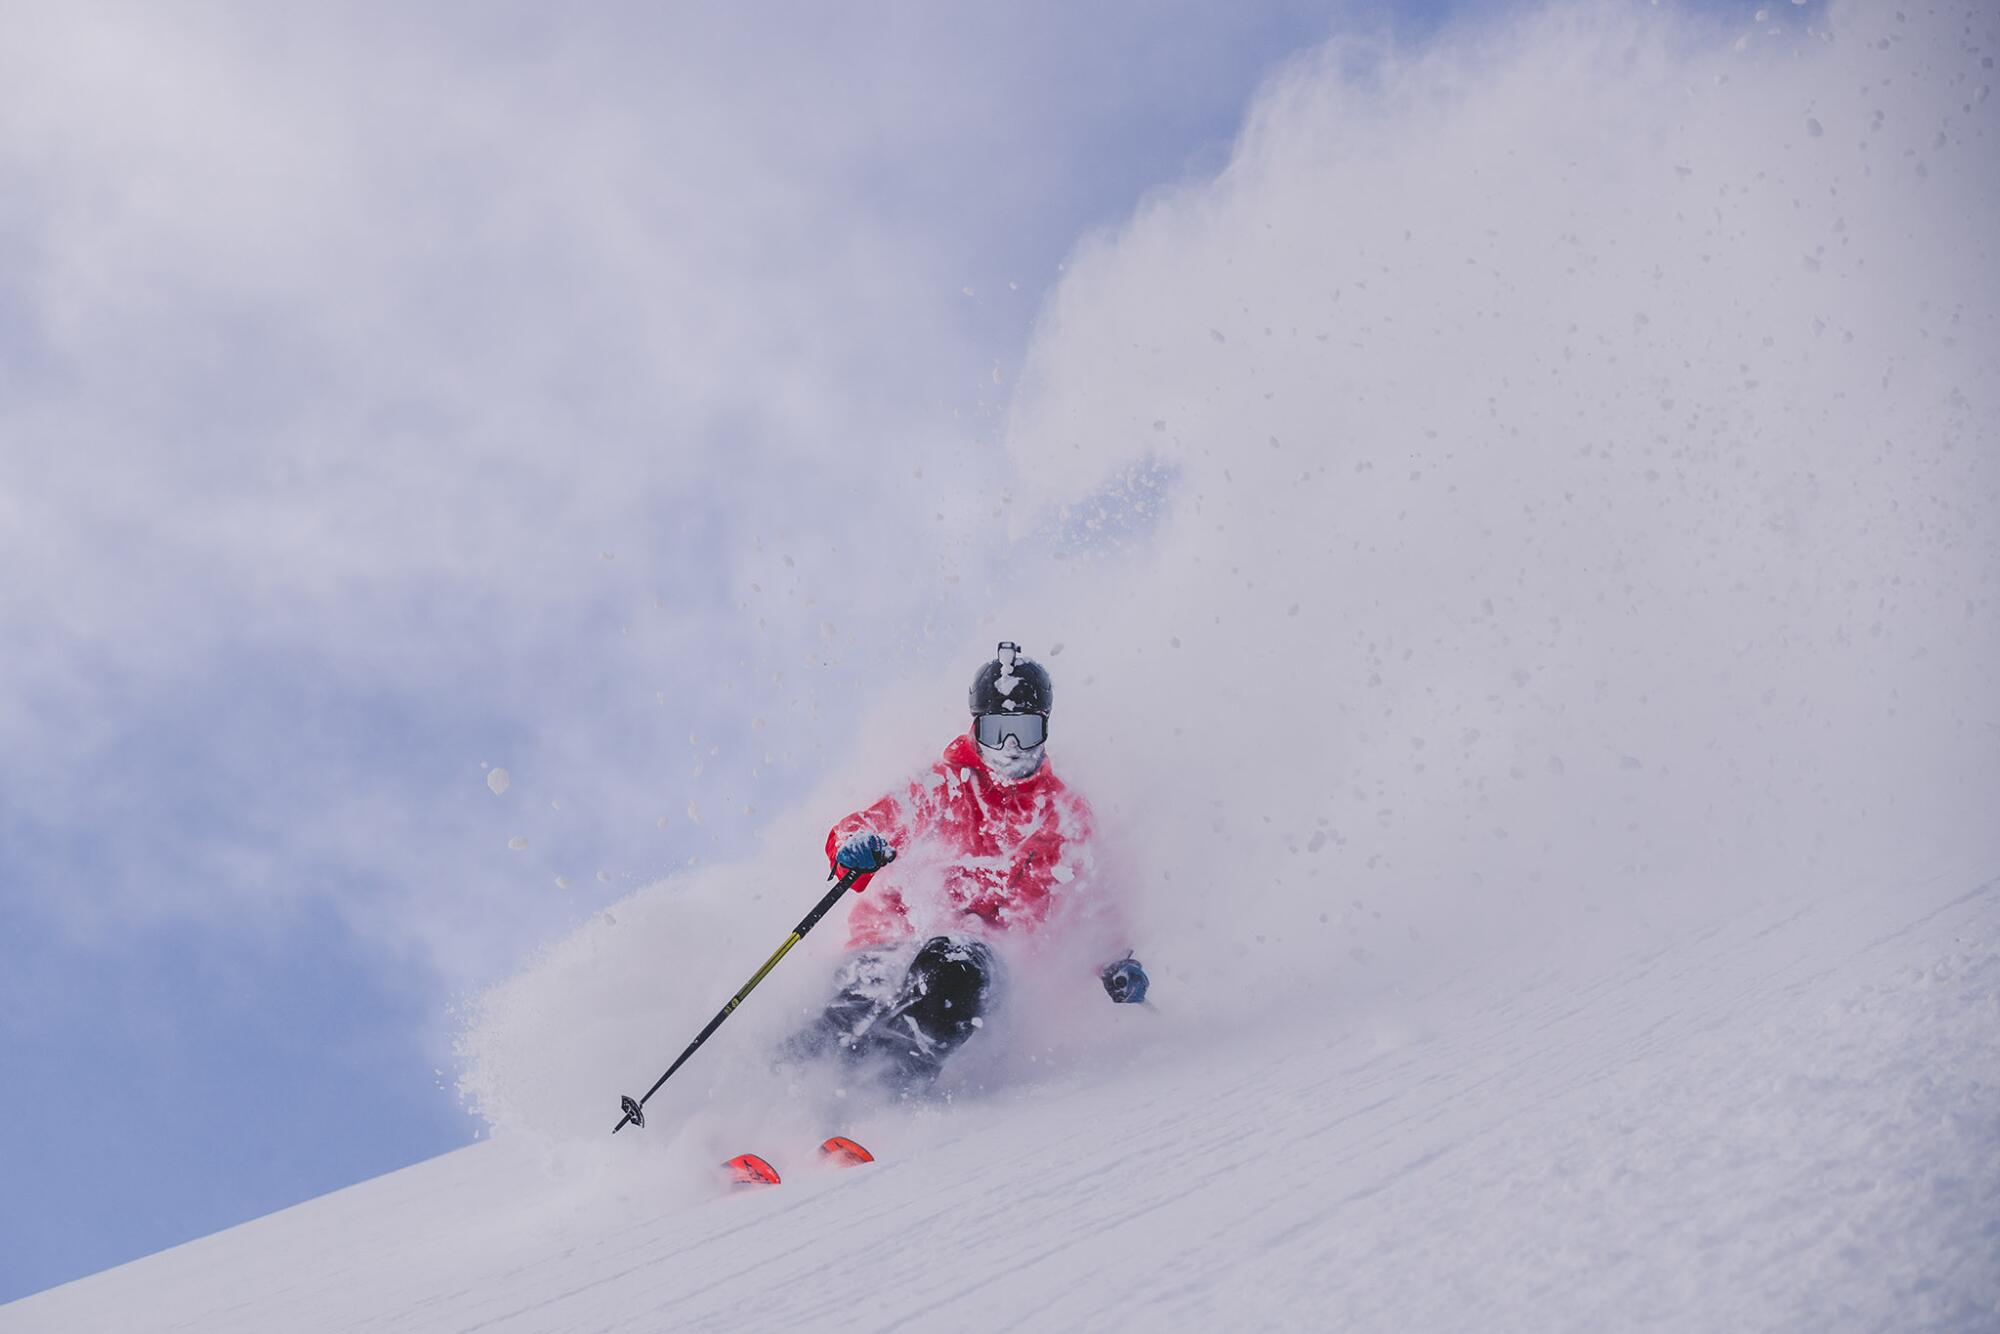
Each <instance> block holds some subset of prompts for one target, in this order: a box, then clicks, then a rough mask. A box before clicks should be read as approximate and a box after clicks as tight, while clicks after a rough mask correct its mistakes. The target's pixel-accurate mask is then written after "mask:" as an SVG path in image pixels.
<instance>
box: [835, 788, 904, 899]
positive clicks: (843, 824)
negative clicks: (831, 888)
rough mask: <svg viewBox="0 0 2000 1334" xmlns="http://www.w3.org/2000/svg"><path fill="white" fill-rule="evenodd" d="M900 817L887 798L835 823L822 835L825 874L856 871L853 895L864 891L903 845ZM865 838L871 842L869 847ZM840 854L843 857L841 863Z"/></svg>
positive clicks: (892, 798) (889, 797)
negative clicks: (825, 865) (871, 840)
mask: <svg viewBox="0 0 2000 1334" xmlns="http://www.w3.org/2000/svg"><path fill="white" fill-rule="evenodd" d="M902 815H903V813H902V809H901V807H900V805H899V804H898V802H897V801H896V798H895V797H893V796H888V797H884V798H882V799H881V800H880V801H878V802H876V803H875V804H874V805H873V806H869V807H867V808H866V809H864V810H858V811H856V812H855V813H854V814H852V815H850V816H848V817H847V818H845V819H843V820H840V821H839V822H837V823H836V824H835V825H834V826H833V828H831V829H829V830H828V831H827V833H826V861H827V867H828V870H829V871H830V872H831V873H833V874H835V875H838V874H839V873H840V872H841V871H842V870H843V869H856V870H860V871H861V872H862V874H860V875H858V876H856V877H855V878H854V892H855V893H857V894H859V893H860V892H861V891H862V890H864V889H866V888H867V887H868V882H869V881H870V880H872V879H874V878H875V872H876V871H879V870H881V869H882V868H883V867H884V866H886V865H888V864H889V862H890V861H891V860H893V859H894V858H895V855H896V848H897V846H898V845H900V844H901V843H902V842H903V841H904V839H903V818H902ZM869 835H873V836H874V838H875V843H874V844H873V845H872V846H871V845H870V844H869V840H868V837H867V836H869ZM850 845H852V846H850ZM843 851H845V852H846V854H847V856H846V858H845V859H844V860H843V857H842V853H843Z"/></svg>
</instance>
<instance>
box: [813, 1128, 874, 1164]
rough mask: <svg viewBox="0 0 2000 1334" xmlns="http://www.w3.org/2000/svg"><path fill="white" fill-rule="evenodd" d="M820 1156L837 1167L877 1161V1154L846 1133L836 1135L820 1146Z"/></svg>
mask: <svg viewBox="0 0 2000 1334" xmlns="http://www.w3.org/2000/svg"><path fill="white" fill-rule="evenodd" d="M819 1156H820V1157H821V1158H824V1159H825V1160H826V1161H827V1162H829V1163H832V1164H833V1165H834V1166H835V1167H859V1166H861V1164H863V1163H872V1162H874V1161H875V1155H874V1154H872V1153H870V1152H868V1150H866V1149H864V1148H862V1147H861V1146H860V1145H859V1144H856V1143H855V1142H854V1141H853V1140H851V1139H849V1138H847V1136H845V1135H835V1136H834V1137H833V1138H832V1139H830V1140H828V1141H827V1142H826V1143H824V1144H822V1145H820V1146H819Z"/></svg>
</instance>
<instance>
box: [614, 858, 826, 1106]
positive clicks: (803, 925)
mask: <svg viewBox="0 0 2000 1334" xmlns="http://www.w3.org/2000/svg"><path fill="white" fill-rule="evenodd" d="M861 874H862V873H861V872H860V871H856V870H852V869H844V870H842V871H841V873H840V879H839V880H838V881H836V882H835V883H834V886H833V888H832V889H829V890H828V891H827V892H826V897H825V898H823V899H821V900H820V901H819V902H818V903H816V904H814V905H813V910H812V911H811V912H809V913H807V914H806V915H805V917H804V918H803V919H801V920H800V922H799V924H798V925H797V926H796V927H794V928H792V934H791V935H789V936H786V937H785V943H784V944H782V945H780V946H778V949H777V952H776V953H774V954H773V955H772V956H771V957H770V958H768V959H766V960H764V966H763V967H762V968H759V969H758V970H757V971H756V972H755V973H752V974H751V975H750V980H749V981H748V982H745V983H744V984H743V989H742V990H741V991H739V992H737V993H736V994H735V995H734V996H731V997H730V998H729V1004H727V1005H725V1006H723V1007H722V1008H721V1009H720V1010H718V1011H717V1012H716V1015H715V1018H713V1019H711V1020H709V1021H708V1027H707V1028H704V1029H702V1030H701V1032H700V1033H698V1034H696V1035H695V1039H694V1041H693V1042H690V1043H688V1045H687V1050H686V1051H684V1052H682V1053H681V1054H680V1056H679V1057H678V1058H677V1059H676V1060H675V1061H674V1063H673V1064H672V1065H670V1066H668V1067H667V1073H666V1074H664V1075H661V1076H660V1077H659V1078H658V1079H656V1080H654V1081H653V1087H651V1088H649V1089H647V1090H646V1096H645V1097H643V1098H633V1097H629V1096H627V1097H622V1098H620V1099H619V1100H618V1105H619V1106H620V1107H622V1108H624V1110H625V1116H624V1119H623V1120H621V1121H619V1122H618V1124H617V1125H615V1126H613V1127H611V1133H612V1134H614V1135H615V1134H617V1133H618V1132H619V1131H621V1130H623V1129H624V1128H625V1127H626V1125H627V1124H628V1123H629V1124H631V1125H635V1126H638V1127H640V1128H641V1129H644V1127H645V1125H646V1113H645V1110H644V1109H645V1106H646V1099H647V1098H650V1097H652V1096H653V1095H654V1094H655V1093H658V1092H659V1091H660V1085H662V1084H664V1083H666V1082H667V1081H668V1080H669V1079H671V1078H673V1074H674V1071H676V1070H678V1069H680V1068H681V1066H682V1065H684V1064H686V1062H687V1058H688V1057H690V1056H692V1055H694V1053H695V1049H696V1048H697V1047H699V1046H701V1044H702V1043H704V1042H706V1041H708V1036H709V1034H711V1033H713V1032H715V1030H716V1029H718V1028H721V1027H722V1021H723V1020H725V1019H727V1018H728V1017H729V1015H730V1012H731V1011H733V1010H734V1009H735V1008H736V1007H737V1006H739V1005H741V1004H742V1003H743V998H744V997H745V996H747V995H749V994H750V993H751V992H752V991H755V990H756V989H757V984H758V983H759V982H762V981H763V980H764V977H765V975H766V974H768V973H769V972H770V971H771V970H772V969H773V968H776V967H777V966H778V960H780V959H782V958H784V957H785V955H786V953H788V952H789V951H790V950H791V948H792V946H794V945H796V944H798V943H799V942H800V941H801V940H803V939H805V935H806V932H808V931H810V930H812V929H813V927H815V926H817V925H818V924H819V919H820V918H822V917H824V916H826V914H827V911H828V910H829V909H831V908H832V907H833V905H834V904H836V903H838V902H840V896H841V895H842V894H845V893H846V892H847V890H848V887H849V886H850V885H852V884H853V883H854V881H855V879H856V878H857V877H859V876H860V875H861Z"/></svg>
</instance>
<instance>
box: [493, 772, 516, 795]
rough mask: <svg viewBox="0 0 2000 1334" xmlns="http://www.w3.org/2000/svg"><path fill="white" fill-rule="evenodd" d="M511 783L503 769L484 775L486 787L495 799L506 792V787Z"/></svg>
mask: <svg viewBox="0 0 2000 1334" xmlns="http://www.w3.org/2000/svg"><path fill="white" fill-rule="evenodd" d="M513 781H514V780H513V779H511V778H509V777H508V776H507V771H506V770H505V769H495V770H493V771H492V772H491V773H489V774H487V775H486V786H487V787H489V788H491V789H493V795H494V796H496V797H497V796H500V795H501V794H502V793H504V792H506V790H507V785H508V784H509V783H511V782H513Z"/></svg>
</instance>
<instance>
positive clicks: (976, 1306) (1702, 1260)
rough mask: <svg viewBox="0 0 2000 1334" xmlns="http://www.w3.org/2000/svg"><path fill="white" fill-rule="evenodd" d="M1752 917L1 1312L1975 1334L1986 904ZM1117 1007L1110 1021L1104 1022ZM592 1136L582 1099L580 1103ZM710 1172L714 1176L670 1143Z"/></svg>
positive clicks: (1172, 1023) (485, 1147)
mask: <svg viewBox="0 0 2000 1334" xmlns="http://www.w3.org/2000/svg"><path fill="white" fill-rule="evenodd" d="M1896 890H1897V892H1896V893H1895V894H1893V895H1884V894H1880V893H1866V894H1856V895H1848V896H1831V897H1826V898H1821V899H1817V900H1814V901H1810V902H1806V903H1797V902H1795V903H1791V904H1786V905H1770V906H1766V907H1761V908H1757V909H1753V910H1749V911H1744V912H1741V913H1737V914H1733V915H1728V916H1724V917H1722V918H1720V919H1717V920H1714V921H1711V922H1707V923H1704V924H1702V925H1699V926H1695V927H1691V928H1688V929H1682V930H1678V931H1676V932H1674V933H1672V934H1671V935H1670V936H1669V937H1667V938H1663V939H1661V940H1659V941H1658V942H1657V943H1656V944H1655V945H1653V946H1651V947H1649V948H1646V949H1644V950H1640V951H1636V952H1624V953H1620V954H1617V955H1607V956H1605V957H1602V958H1581V957H1580V958H1577V959H1574V960H1572V961H1571V963H1570V965H1569V966H1566V967H1561V968H1551V969H1546V970H1543V971H1540V972H1538V973H1536V974H1534V975H1531V976H1525V977H1514V978H1511V979H1508V980H1507V981H1506V983H1505V984H1501V983H1500V982H1499V981H1498V980H1496V979H1494V978H1493V977H1491V976H1490V975H1489V976H1486V977H1483V978H1471V977H1468V978H1463V979H1460V980H1459V981H1457V982H1450V983H1446V984H1443V985H1440V986H1439V987H1437V988H1436V989H1434V990H1433V991H1431V992H1430V993H1429V994H1427V995H1425V996H1422V997H1415V998H1412V997H1402V998H1394V997H1365V996H1353V995H1350V996H1344V997H1338V998H1328V999H1323V1000H1321V1001H1319V1002H1314V1001H1313V1000H1312V998H1310V997H1299V998H1297V999H1296V1004H1297V1005H1298V1006H1301V1007H1305V1008H1306V1010H1307V1011H1308V1012H1309V1013H1308V1015H1307V1017H1306V1018H1305V1019H1303V1020H1298V1019H1296V1018H1295V1019H1294V1020H1291V1021H1284V1020H1274V1022H1273V1024H1272V1026H1271V1028H1270V1031H1269V1032H1266V1033H1257V1032H1249V1031H1246V1032H1235V1033H1229V1032H1224V1031H1219V1030H1217V1029H1215V1028H1213V1027H1211V1026H1207V1025H1204V1024H1203V1023H1201V1022H1200V1020H1199V1017H1198V1016H1195V1015H1192V1014H1189V1013H1187V1012H1186V1011H1184V1010H1179V1009H1177V1008H1176V1000H1175V997H1174V996H1173V993H1172V989H1171V988H1170V987H1169V988H1163V995H1162V996H1161V1003H1160V1011H1159V1012H1158V1013H1153V1014H1148V1013H1138V1012H1134V1013H1129V1014H1128V1013H1121V1014H1119V1015H1118V1018H1119V1019H1120V1020H1122V1021H1123V1029H1124V1035H1125V1037H1126V1038H1127V1039H1128V1042H1127V1044H1126V1046H1125V1049H1124V1051H1123V1054H1122V1055H1120V1056H1118V1057H1117V1058H1116V1059H1115V1060H1107V1061H1106V1062H1105V1063H1103V1064H1102V1065H1100V1066H1099V1067H1098V1068H1095V1069H1077V1068H1070V1069H1066V1070H1062V1071H1059V1072H1057V1073H1055V1074H1054V1075H1052V1076H1051V1077H1048V1078H1044V1079H1035V1078H1032V1077H1030V1078H1025V1079H1023V1080H1022V1081H1021V1082H1020V1083H1018V1084H1017V1085H1015V1086H1013V1087H1011V1088H1008V1089H1004V1090H1000V1091H994V1092H991V1093H989V1094H987V1095H985V1096H981V1097H977V1098H972V1099H967V1100H962V1101H960V1102H957V1103H955V1104H953V1105H951V1106H949V1107H947V1108H943V1109H935V1110H931V1111H926V1112H923V1113H920V1114H917V1115H915V1116H910V1115H906V1114H901V1113H893V1114H892V1113H874V1114H869V1115H865V1116H863V1117H862V1118H861V1119H860V1120H859V1121H858V1122H856V1123H855V1124H854V1125H853V1126H852V1129H854V1130H855V1132H856V1133H857V1134H858V1135H859V1136H861V1137H862V1138H863V1139H864V1140H865V1141H866V1142H868V1143H870V1144H871V1145H872V1146H873V1147H874V1148H875V1149H876V1150H877V1151H878V1153H879V1155H880V1161H879V1162H878V1163H876V1164H875V1165H873V1166H870V1167H863V1168H857V1169H852V1170H847V1171H822V1170H818V1169H817V1168H816V1166H815V1165H814V1163H813V1161H812V1155H811V1153H810V1147H811V1144H812V1142H813V1141H812V1140H811V1138H810V1137H809V1136H808V1135H807V1134H805V1133H804V1129H805V1128H804V1127H799V1128H797V1129H795V1130H793V1131H791V1132H787V1133H783V1134H781V1133H779V1132H778V1131H777V1130H776V1128H772V1129H771V1131H770V1133H768V1134H765V1135H759V1134H758V1133H755V1132H750V1131H746V1132H745V1135H744V1138H743V1140H742V1141H741V1144H740V1147H743V1148H754V1149H758V1150H760V1151H762V1152H763V1153H765V1154H766V1155H767V1156H768V1157H770V1158H771V1159H772V1160H773V1161H774V1162H775V1163H777V1164H778V1166H779V1168H780V1170H781V1171H783V1172H785V1173H786V1176H787V1180H786V1182H785V1184H784V1185H781V1186H778V1187H774V1188H767V1189H764V1190H761V1191H755V1192H750V1193H738V1194H735V1195H733V1196H732V1195H729V1194H727V1193H725V1192H724V1191H723V1189H722V1188H721V1187H720V1186H717V1185H712V1184H710V1183H709V1182H708V1181H707V1180H706V1179H705V1178H704V1177H703V1176H702V1174H701V1173H700V1172H698V1171H696V1170H695V1166H696V1163H697V1161H698V1160H701V1159H703V1158H704V1156H705V1155H704V1154H703V1153H702V1152H701V1151H699V1148H698V1146H693V1145H688V1144H680V1145H679V1147H678V1148H677V1147H675V1145H676V1141H675V1136H676V1131H675V1128H674V1126H673V1122H674V1120H675V1113H674V1112H673V1111H672V1110H670V1109H671V1108H672V1107H673V1103H672V1100H671V1099H668V1100H665V1101H664V1102H663V1103H662V1105H661V1108H660V1112H659V1114H658V1116H657V1119H656V1123H655V1124H653V1125H650V1126H649V1127H648V1128H647V1129H646V1130H645V1131H644V1132H642V1136H643V1137H635V1136H633V1135H632V1133H631V1132H629V1131H628V1132H626V1133H625V1134H623V1135H620V1136H618V1137H617V1138H616V1139H615V1140H614V1139H612V1138H610V1137H609V1136H606V1137H604V1138H603V1140H602V1141H601V1142H598V1143H594V1144H591V1145H588V1146H582V1145H569V1146H567V1147H566V1148H564V1149H563V1150H562V1151H561V1152H560V1153H557V1154H553V1155H549V1154H544V1153H543V1152H540V1151H538V1150H536V1149H534V1148H532V1147H531V1146H530V1145H529V1144H528V1143H527V1142H525V1141H522V1142H508V1141H507V1140H506V1139H504V1138H503V1139H502V1140H499V1141H496V1142H492V1143H488V1144H482V1145H478V1146H476V1147H474V1148H471V1149H466V1150H462V1151H460V1152H458V1153H454V1154H450V1155H447V1156H446V1157H444V1158H440V1159H437V1160H435V1161H433V1162H430V1163H426V1164H423V1165H421V1166H418V1167H414V1168H410V1169H408V1170H407V1171H403V1172H398V1173H395V1174H393V1175H391V1176H387V1177H383V1178H381V1179H379V1180H376V1181H372V1182H369V1183H366V1184H364V1185H361V1186H357V1187H354V1188H352V1189H350V1190H345V1191H342V1192H340V1193H338V1194H335V1195H331V1196H328V1197H326V1198H324V1199H320V1200H316V1201H313V1202H311V1203H309V1204H305V1205H302V1206H300V1207H298V1208H295V1209H291V1210H287V1211H286V1212H284V1213H280V1214H276V1215H273V1216H271V1217H269V1218H266V1219H262V1220H260V1221H258V1222H255V1223H251V1224H248V1225H246V1226H244V1227H240V1228H236V1229H234V1230H231V1231H229V1232H225V1233H221V1234H219V1235H217V1236H214V1237H210V1238H207V1239H204V1240H202V1241H198V1242H194V1243H191V1244H189V1245H186V1246H182V1247H179V1248H177V1249H175V1250H172V1251H168V1252H165V1253H163V1254H160V1255H157V1256H153V1257H150V1258H148V1259H145V1260H141V1261H138V1262H137V1263H134V1264H130V1265H126V1266H124V1267H123V1268H120V1269H116V1270H113V1271H111V1272H109V1273H106V1274H103V1275H100V1276H98V1277H95V1278H92V1279H87V1280H84V1281H82V1282H79V1283H73V1284H70V1285H68V1286H66V1287H63V1288H58V1289H55V1290H53V1291H51V1292H47V1293H43V1294H41V1295H38V1296H35V1297H31V1298H28V1299H27V1300H25V1301H22V1302H18V1303H15V1304H13V1305H11V1306H8V1307H5V1308H0V1329H4V1330H6V1331H8V1332H9V1334H14V1332H15V1331H21V1332H24V1334H25V1332H26V1331H37V1332H40V1331H70V1330H75V1331H84V1330H114V1329H115V1330H200V1331H209V1332H216V1334H219V1332H220V1331H229V1330H244V1331H267V1330H272V1329H285V1330H291V1331H297V1332H298V1334H308V1332H309V1331H318V1330H362V1329H367V1330H413V1331H414V1330H422V1331H443V1330H464V1331H471V1330H491V1331H529V1330H549V1331H578V1330H634V1331H638V1330H660V1329H690V1330H692V1329H741V1330H757V1329H786V1328H794V1329H827V1330H833V1329H875V1330H886V1329H939V1328H949V1329H1007V1328H1015V1327H1038V1326H1039V1327H1059V1328H1098V1329H1105V1328H1113V1327H1124V1328H1138V1329H1173V1330H1182V1329H1186V1330H1202V1329H1242V1328H1280V1329H1285V1328H1291V1329H1371V1330H1392V1329H1394V1330H1408V1329H1488V1330H1538V1331H1554V1330H1579V1331H1583V1330H1605V1329H1623V1328H1640V1327H1644V1328H1662V1329H1683V1330H1697V1329H1701V1330H1715V1329H1746V1330H1747V1329H1800V1330H1808V1329H1810V1330H1827V1329H1841V1330H1863V1329H1871V1330H1872V1329H1881V1330H1912V1329H1953V1330H1966V1331H1973V1330H1990V1329H1994V1328H1996V1327H2000V1209H1997V1208H1996V1204H1995V1202H1996V1201H2000V1043H1996V1041H1995V1038H1996V1035H2000V881H1995V880H1991V879H1988V880H1985V881H1983V882H1982V881H1980V880H1979V879H1978V878H1977V877H1976V876H1968V875H1965V874H1949V875H1939V876H1936V877H1934V878H1932V879H1929V880H1927V881H1925V882H1923V883H1913V884H1905V885H1900V886H1897V887H1896ZM1107 1008H1108V1007H1107ZM603 1101H604V1106H603V1110H604V1112H605V1113H606V1118H607V1126H606V1128H607V1129H608V1118H609V1117H610V1115H611V1114H612V1112H613V1109H614V1104H613V1103H612V1102H611V1101H608V1100H603ZM700 1147H705V1146H700Z"/></svg>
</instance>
